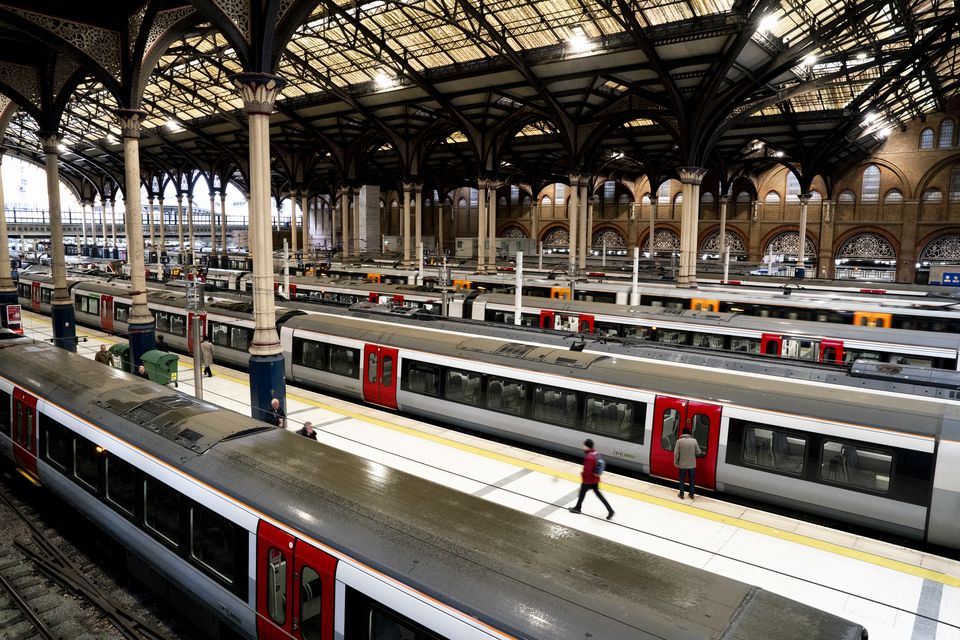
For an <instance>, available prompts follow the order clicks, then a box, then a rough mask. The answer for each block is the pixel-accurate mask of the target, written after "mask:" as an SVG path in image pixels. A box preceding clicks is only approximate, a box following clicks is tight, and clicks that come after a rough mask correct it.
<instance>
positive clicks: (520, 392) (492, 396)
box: [487, 377, 527, 415]
mask: <svg viewBox="0 0 960 640" xmlns="http://www.w3.org/2000/svg"><path fill="white" fill-rule="evenodd" d="M526 406H527V385H525V384H523V383H522V382H519V381H517V380H509V379H507V378H494V377H490V378H488V379H487V409H490V410H492V411H502V412H504V413H512V414H514V415H521V414H523V411H524V409H525V408H526Z"/></svg>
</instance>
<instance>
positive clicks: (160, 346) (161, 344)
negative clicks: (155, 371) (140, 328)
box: [153, 333, 170, 353]
mask: <svg viewBox="0 0 960 640" xmlns="http://www.w3.org/2000/svg"><path fill="white" fill-rule="evenodd" d="M153 348H154V349H156V350H157V351H165V352H167V353H170V346H169V345H168V344H167V343H166V341H165V340H164V339H163V334H162V333H158V334H157V342H156V343H155V344H154V345H153Z"/></svg>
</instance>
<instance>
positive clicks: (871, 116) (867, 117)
mask: <svg viewBox="0 0 960 640" xmlns="http://www.w3.org/2000/svg"><path fill="white" fill-rule="evenodd" d="M878 117H879V116H878V115H877V114H876V113H875V112H873V111H870V112H868V113H867V115H865V116H863V124H864V125H868V126H869V125H870V124H871V123H872V122H873V121H874V120H876V119H877V118H878Z"/></svg>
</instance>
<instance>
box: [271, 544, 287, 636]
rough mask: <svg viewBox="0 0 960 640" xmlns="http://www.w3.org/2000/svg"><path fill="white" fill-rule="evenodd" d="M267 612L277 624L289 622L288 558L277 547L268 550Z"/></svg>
mask: <svg viewBox="0 0 960 640" xmlns="http://www.w3.org/2000/svg"><path fill="white" fill-rule="evenodd" d="M266 590H267V613H268V614H269V615H270V619H271V620H273V621H274V622H276V623H277V624H285V623H286V622H287V559H286V557H285V556H284V555H283V552H282V551H280V549H277V548H276V547H270V549H269V550H268V551H267V584H266Z"/></svg>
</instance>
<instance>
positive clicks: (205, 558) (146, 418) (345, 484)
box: [0, 338, 866, 640]
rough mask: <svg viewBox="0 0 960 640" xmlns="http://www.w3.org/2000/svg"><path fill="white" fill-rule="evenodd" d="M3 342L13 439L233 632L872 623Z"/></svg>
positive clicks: (424, 636) (4, 434) (38, 472)
mask: <svg viewBox="0 0 960 640" xmlns="http://www.w3.org/2000/svg"><path fill="white" fill-rule="evenodd" d="M0 355H2V357H0V407H2V411H0V442H2V443H4V444H5V445H6V444H9V445H10V448H8V449H4V451H7V452H9V451H11V449H12V450H14V452H15V455H14V458H15V462H16V464H17V465H18V466H19V468H20V469H21V470H22V471H23V472H25V473H27V474H29V475H32V476H34V477H35V478H36V479H37V480H38V481H40V482H42V483H43V484H44V485H46V486H47V487H48V488H49V489H50V490H51V491H53V492H54V493H56V494H57V495H59V496H61V497H62V498H63V499H64V500H66V501H67V502H68V503H69V504H70V505H71V506H72V507H73V508H75V509H76V510H77V511H79V512H80V513H82V514H84V515H85V516H86V517H88V518H89V519H91V520H92V521H93V522H95V523H96V524H97V525H98V526H100V527H101V528H102V529H103V530H104V531H105V532H107V533H108V534H109V535H110V536H112V537H113V538H114V539H115V540H117V541H118V542H120V543H121V544H122V545H123V546H124V547H125V548H126V549H127V550H128V552H129V555H128V558H129V560H128V563H129V564H130V565H131V566H133V567H139V566H140V565H144V564H145V565H147V566H149V567H150V568H151V569H152V570H153V571H154V572H156V574H155V575H159V576H161V578H162V580H165V581H167V582H169V583H171V584H175V585H177V586H178V588H179V589H180V590H182V591H183V592H185V593H186V594H187V595H188V596H189V597H190V598H191V599H192V600H193V601H194V602H195V603H197V605H198V607H197V608H196V609H195V611H194V614H193V616H192V617H193V619H194V620H195V621H196V622H197V623H199V624H201V625H202V626H204V627H205V628H206V629H207V630H208V631H209V632H211V633H212V634H213V635H214V636H215V637H221V638H227V637H243V638H249V639H251V640H253V639H261V640H280V639H290V638H293V639H295V640H334V639H335V638H344V640H380V639H382V638H387V637H397V638H415V639H417V640H445V639H455V640H494V639H499V640H506V639H508V638H524V639H527V640H538V639H540V640H555V639H556V638H579V637H593V638H598V639H609V640H614V639H620V638H714V637H723V636H725V635H727V636H730V637H733V636H735V637H737V638H741V639H744V640H752V639H754V638H756V639H759V638H764V639H765V638H768V637H771V636H772V635H777V636H778V637H780V638H785V639H788V640H789V639H792V638H797V639H799V638H808V637H830V638H838V639H850V640H854V639H857V638H864V637H866V632H865V631H864V630H863V629H862V627H860V626H859V625H856V624H853V623H850V622H847V621H845V620H842V619H840V618H837V617H835V616H832V615H829V614H825V613H823V612H820V611H817V610H816V609H812V608H810V607H806V606H803V605H800V604H798V603H796V602H793V601H790V600H787V599H785V598H782V597H780V596H777V595H774V594H772V593H769V592H765V591H763V590H761V589H757V588H754V587H750V586H748V585H744V584H742V583H738V582H736V581H733V580H730V579H728V578H723V577H720V576H717V575H713V574H709V573H706V572H704V571H701V570H698V569H695V568H692V567H687V566H684V565H681V564H679V563H675V562H672V561H669V560H666V559H663V558H658V557H656V556H652V555H649V554H646V553H643V552H640V551H637V550H635V549H631V548H628V547H623V546H621V545H618V544H617V543H614V542H611V541H607V540H603V539H599V538H594V537H593V536H590V535H588V534H584V533H579V532H575V531H568V532H566V534H565V535H563V536H557V535H556V525H555V524H553V523H549V522H547V521H544V520H541V519H539V518H537V517H535V516H529V515H526V514H523V513H520V512H517V511H513V510H512V509H509V508H507V507H503V506H499V505H496V504H494V503H492V502H487V501H485V500H482V499H479V498H475V497H471V496H468V495H465V494H462V493H460V492H458V491H456V490H453V489H449V488H446V487H443V486H438V485H435V484H433V483H431V482H429V481H425V480H421V479H418V478H416V477H413V476H410V475H408V474H405V473H403V472H400V471H395V470H389V471H388V472H387V473H384V470H383V468H382V466H381V465H378V464H375V463H373V462H371V461H367V460H364V459H362V458H358V457H356V456H353V455H351V454H348V453H345V452H343V451H338V450H333V449H329V448H326V447H321V446H319V445H317V446H311V447H304V446H303V441H302V439H301V438H299V437H298V436H296V435H294V434H292V433H289V432H287V431H283V430H277V429H273V428H272V427H269V426H268V425H266V424H265V423H262V422H259V421H255V420H252V419H250V418H248V417H246V416H241V415H239V414H236V413H233V412H230V411H227V410H223V409H217V408H215V407H213V406H212V405H209V404H206V403H203V402H198V401H196V400H194V399H192V398H189V397H186V396H182V395H179V394H177V393H175V392H172V391H170V390H169V389H167V388H165V387H161V386H159V385H155V384H152V383H150V382H148V381H145V380H142V379H138V378H134V377H132V376H130V375H129V374H126V373H122V372H120V371H117V370H104V369H103V368H102V366H101V365H99V364H96V363H93V362H91V361H90V360H87V359H84V358H81V357H79V356H76V355H75V354H70V353H68V352H65V351H63V350H59V349H56V348H54V347H52V346H50V345H44V344H38V343H33V342H32V341H30V340H27V339H23V338H20V339H19V340H15V341H0ZM27 407H29V411H28V410H27ZM21 450H22V451H23V452H25V453H24V455H20V453H19V452H20V451H21ZM531 558H536V562H530V559H531ZM678 612H680V613H679V614H678ZM783 616H789V617H790V619H791V621H792V624H791V626H790V628H789V629H784V628H783V627H782V624H781V620H782V618H783Z"/></svg>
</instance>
